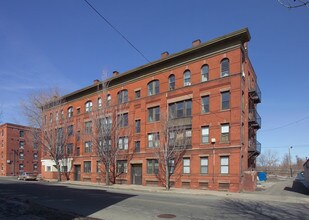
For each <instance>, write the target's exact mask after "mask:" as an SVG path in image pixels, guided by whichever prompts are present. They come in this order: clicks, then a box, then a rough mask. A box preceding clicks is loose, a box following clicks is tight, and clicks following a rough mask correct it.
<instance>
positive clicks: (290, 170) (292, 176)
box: [289, 146, 293, 177]
mask: <svg viewBox="0 0 309 220" xmlns="http://www.w3.org/2000/svg"><path fill="white" fill-rule="evenodd" d="M292 148H293V147H292V146H291V147H289V162H290V172H291V177H293V172H292V161H291V149H292Z"/></svg>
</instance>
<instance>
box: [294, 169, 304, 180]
mask: <svg viewBox="0 0 309 220" xmlns="http://www.w3.org/2000/svg"><path fill="white" fill-rule="evenodd" d="M295 181H305V174H304V171H301V172H299V173H297V176H296V178H295Z"/></svg>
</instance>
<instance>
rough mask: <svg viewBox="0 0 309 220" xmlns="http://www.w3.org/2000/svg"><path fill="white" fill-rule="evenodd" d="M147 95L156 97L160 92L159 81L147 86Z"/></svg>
mask: <svg viewBox="0 0 309 220" xmlns="http://www.w3.org/2000/svg"><path fill="white" fill-rule="evenodd" d="M147 88H148V95H156V94H158V93H159V92H160V84H159V80H153V81H151V82H150V83H148V85H147Z"/></svg>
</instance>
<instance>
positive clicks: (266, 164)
mask: <svg viewBox="0 0 309 220" xmlns="http://www.w3.org/2000/svg"><path fill="white" fill-rule="evenodd" d="M278 162H279V157H278V154H277V152H275V151H272V150H270V149H268V150H267V151H265V152H263V153H262V154H261V155H260V156H259V157H258V158H257V165H258V166H259V167H260V168H262V169H264V170H269V169H272V168H276V167H277V166H278Z"/></svg>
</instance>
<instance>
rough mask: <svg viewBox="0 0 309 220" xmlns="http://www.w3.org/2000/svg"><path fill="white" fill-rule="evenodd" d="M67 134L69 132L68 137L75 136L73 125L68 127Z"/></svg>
mask: <svg viewBox="0 0 309 220" xmlns="http://www.w3.org/2000/svg"><path fill="white" fill-rule="evenodd" d="M67 132H68V136H72V135H73V125H69V126H68V130H67Z"/></svg>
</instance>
